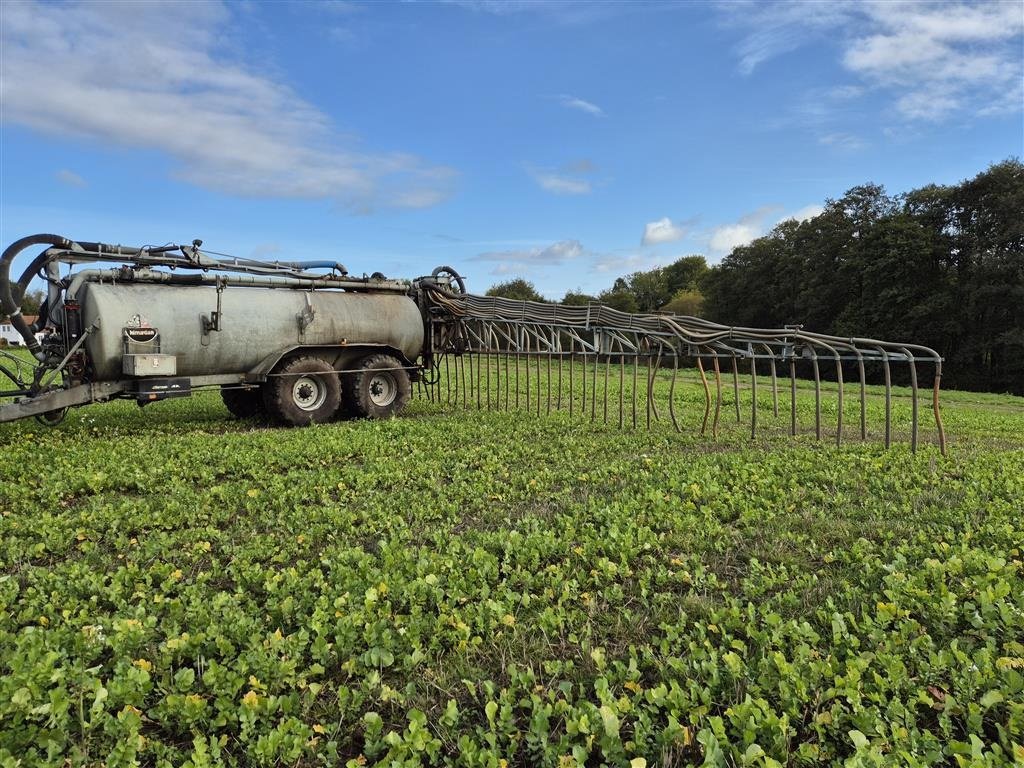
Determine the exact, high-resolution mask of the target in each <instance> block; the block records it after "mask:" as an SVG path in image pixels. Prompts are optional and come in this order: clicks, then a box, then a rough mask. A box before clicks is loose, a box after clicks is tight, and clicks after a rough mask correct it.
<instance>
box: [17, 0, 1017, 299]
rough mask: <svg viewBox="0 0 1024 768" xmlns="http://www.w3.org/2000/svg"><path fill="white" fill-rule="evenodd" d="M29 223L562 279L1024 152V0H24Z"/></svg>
mask: <svg viewBox="0 0 1024 768" xmlns="http://www.w3.org/2000/svg"><path fill="white" fill-rule="evenodd" d="M0 26H2V35H3V47H2V50H0V78H2V91H0V106H2V137H0V150H2V167H0V240H2V241H3V243H4V244H6V243H9V242H11V241H12V240H14V239H16V238H18V237H21V236H23V235H26V234H31V233H35V232H56V233H58V234H63V235H66V236H69V237H71V238H74V239H81V240H104V241H107V242H120V243H126V244H134V245H140V244H147V243H156V244H160V243H164V242H168V241H176V242H187V241H191V240H192V238H194V237H199V238H202V239H203V240H204V241H205V243H206V246H207V247H209V248H211V249H213V250H217V251H224V252H229V253H233V254H237V255H242V256H256V257H263V258H269V259H283V258H310V257H327V256H329V257H331V258H336V259H338V260H340V261H342V262H343V263H345V264H346V265H347V266H348V268H349V270H350V271H351V272H353V273H361V272H373V271H376V270H382V271H384V272H385V273H387V274H388V275H389V276H401V277H414V276H416V275H420V274H424V273H427V272H429V271H430V270H431V269H432V268H433V267H434V266H436V265H438V264H449V265H451V266H454V267H455V268H456V269H458V270H459V271H461V272H463V273H464V274H466V275H467V276H468V279H469V283H470V289H471V290H476V291H479V292H482V291H483V290H484V289H486V288H487V287H488V286H489V285H491V284H492V283H494V282H497V281H499V280H504V279H509V278H511V277H517V276H523V277H526V278H528V279H530V280H532V281H533V282H534V283H535V284H536V285H537V287H538V288H539V289H540V290H541V292H542V293H544V294H545V295H547V296H549V297H551V298H557V297H559V296H561V295H562V294H563V293H564V292H565V291H566V290H567V289H576V288H581V289H584V290H587V291H593V292H596V291H598V290H600V289H601V288H604V287H607V286H608V285H609V284H610V283H611V282H612V280H613V279H614V278H615V277H616V276H618V275H621V274H624V273H628V272H631V271H635V270H637V269H647V268H650V267H652V266H655V265H658V264H666V263H669V262H671V261H674V260H675V259H676V258H678V257H680V256H682V255H686V254H690V253H703V254H705V255H706V256H707V257H708V259H709V261H711V262H716V261H718V260H720V259H721V258H722V257H723V256H724V255H725V254H726V253H728V252H729V250H730V249H731V248H732V247H733V246H735V245H737V244H740V243H743V242H747V241H749V240H750V239H751V238H753V237H756V236H758V235H759V234H762V233H764V232H766V231H767V230H768V229H770V228H771V227H772V226H773V225H774V224H775V223H776V222H778V221H779V220H781V219H783V218H786V217H790V216H795V217H798V218H799V217H805V216H808V215H813V214H814V213H815V212H816V211H817V210H820V206H821V204H822V203H823V202H824V200H825V199H826V198H828V197H838V196H840V195H842V193H843V192H844V191H845V190H846V189H848V188H849V187H851V186H854V185H856V184H861V183H864V182H869V181H870V182H876V183H880V184H883V185H885V186H886V188H887V189H889V190H890V191H894V192H898V191H904V190H907V189H911V188H913V187H916V186H920V185H923V184H926V183H929V182H937V183H954V182H957V181H959V180H961V179H963V178H967V177H970V176H973V175H975V174H976V173H978V172H979V171H981V170H983V169H984V168H985V167H987V166H988V165H989V164H990V163H992V162H998V161H1000V160H1003V159H1005V158H1007V157H1010V156H1021V155H1024V128H1022V101H1024V97H1022V78H1024V3H1021V2H1020V0H1015V1H1014V2H1006V3H971V4H964V5H959V4H955V3H953V4H950V3H946V4H920V3H915V4H901V3H896V2H886V3H878V4H873V3H844V2H829V3H813V2H801V3H795V2H781V3H757V4H750V3H739V2H737V3H685V4H670V3H651V4H648V3H643V2H633V3H628V4H626V3H621V4H617V3H555V2H550V3H542V2H514V1H509V2H494V3H487V2H448V3H427V2H404V3H358V2H353V3H346V2H320V3H306V4H302V3H281V4H271V3H227V4H221V3H209V4H204V3H198V2H197V3H171V4H160V3H138V4H132V3H124V2H122V3H92V4H86V3H74V2H72V3H62V4H50V3H20V2H5V3H3V4H2V5H0Z"/></svg>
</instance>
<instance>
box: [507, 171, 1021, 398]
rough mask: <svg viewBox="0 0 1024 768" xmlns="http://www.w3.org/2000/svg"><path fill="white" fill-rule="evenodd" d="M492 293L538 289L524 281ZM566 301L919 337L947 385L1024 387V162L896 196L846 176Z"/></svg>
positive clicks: (517, 294)
mask: <svg viewBox="0 0 1024 768" xmlns="http://www.w3.org/2000/svg"><path fill="white" fill-rule="evenodd" d="M488 295H500V296H508V297H511V298H520V299H531V300H534V301H543V300H544V299H543V297H541V296H540V294H539V293H538V292H537V290H536V289H535V287H534V286H533V284H532V283H530V282H528V281H527V280H524V279H516V280H510V281H507V282H504V283H499V284H498V285H495V286H493V287H492V288H491V289H490V290H489V291H488ZM562 302H564V303H567V304H586V303H587V302H601V303H604V304H607V305H609V306H612V307H615V308H616V309H620V310H623V311H627V312H658V311H665V312H674V313H676V314H685V315H700V316H702V317H706V318H707V319H709V320H714V321H716V322H719V323H724V324H726V325H737V326H756V327H766V328H781V327H783V326H786V325H803V326H804V327H806V328H807V329H808V330H811V331H816V332H820V333H828V334H833V335H836V336H846V337H850V336H857V337H867V338H877V339H886V340H891V341H906V342H913V343H916V344H924V345H926V346H929V347H932V348H934V349H936V350H937V351H938V352H939V353H940V354H941V355H942V356H943V357H944V358H945V360H946V362H945V364H944V367H943V383H944V385H945V386H949V387H954V388H958V389H973V390H984V391H995V392H1013V393H1015V394H1024V164H1022V163H1021V162H1020V160H1019V159H1016V158H1014V159H1009V160H1005V161H1003V162H1001V163H997V164H995V165H992V166H990V167H989V168H988V169H987V170H985V171H983V172H982V173H979V174H978V175H977V176H975V177H974V178H973V179H968V180H965V181H963V182H961V183H959V184H955V185H948V186H947V185H937V184H929V185H927V186H925V187H921V188H920V189H915V190H912V191H910V192H905V193H903V194H898V195H890V194H888V193H886V191H885V189H884V188H883V187H881V186H879V185H877V184H864V185H861V186H857V187H853V188H852V189H850V190H848V191H847V192H846V193H845V194H844V195H843V196H842V197H840V198H838V199H834V200H833V199H829V200H827V201H826V203H825V208H824V210H823V211H822V213H821V214H819V215H818V216H815V217H813V218H811V219H807V220H805V221H802V222H797V221H795V220H789V221H784V222H782V223H780V224H779V225H777V226H776V227H775V228H774V229H773V230H772V231H771V232H769V233H768V234H767V235H765V236H764V237H760V238H758V239H756V240H754V241H753V242H751V243H750V244H749V245H744V246H740V247H737V248H735V249H734V250H733V251H732V252H731V253H730V254H729V255H727V256H726V257H725V258H724V259H722V261H721V263H719V264H716V265H713V266H709V265H708V264H707V262H706V260H705V258H704V257H703V256H700V255H692V256H685V257H683V258H681V259H679V260H678V261H676V262H674V263H672V264H669V265H668V266H665V267H658V268H656V269H652V270H648V271H644V272H634V273H633V274H630V275H627V276H624V277H620V278H618V279H617V280H615V282H614V283H613V284H612V286H611V287H610V288H609V289H607V290H605V291H602V292H601V293H599V294H598V295H597V296H591V295H587V294H584V293H582V292H580V291H570V292H568V293H567V294H566V295H565V296H564V297H563V298H562Z"/></svg>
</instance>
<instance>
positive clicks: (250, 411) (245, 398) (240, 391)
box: [220, 385, 266, 419]
mask: <svg viewBox="0 0 1024 768" xmlns="http://www.w3.org/2000/svg"><path fill="white" fill-rule="evenodd" d="M220 397H221V399H222V400H223V401H224V405H225V406H227V409H228V410H229V411H230V412H231V415H232V416H234V417H235V418H236V419H251V418H253V417H254V416H260V415H263V414H265V413H266V410H265V409H264V408H263V395H262V393H261V392H260V388H259V387H239V386H236V385H231V386H227V385H225V386H223V387H221V390H220Z"/></svg>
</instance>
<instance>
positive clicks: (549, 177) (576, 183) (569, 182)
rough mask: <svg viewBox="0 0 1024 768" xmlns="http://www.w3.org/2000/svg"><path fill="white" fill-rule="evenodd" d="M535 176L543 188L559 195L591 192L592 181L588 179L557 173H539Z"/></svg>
mask: <svg viewBox="0 0 1024 768" xmlns="http://www.w3.org/2000/svg"><path fill="white" fill-rule="evenodd" d="M534 178H535V179H537V183H538V184H540V185H541V187H542V188H544V189H546V190H547V191H548V192H554V193H555V194H557V195H585V194H587V193H588V192H590V182H589V181H587V180H586V179H575V178H572V177H570V176H559V175H558V174H556V173H538V174H535V175H534Z"/></svg>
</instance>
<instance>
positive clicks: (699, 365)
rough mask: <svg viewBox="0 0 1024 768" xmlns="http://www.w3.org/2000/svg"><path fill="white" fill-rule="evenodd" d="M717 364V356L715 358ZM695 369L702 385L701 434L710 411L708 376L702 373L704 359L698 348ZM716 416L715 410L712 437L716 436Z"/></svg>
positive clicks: (704, 429) (705, 426)
mask: <svg viewBox="0 0 1024 768" xmlns="http://www.w3.org/2000/svg"><path fill="white" fill-rule="evenodd" d="M715 362H716V364H717V362H718V358H715ZM697 371H698V372H699V373H700V383H701V384H703V385H704V420H703V421H702V422H701V424H700V433H701V435H703V434H704V433H705V431H706V430H707V428H708V414H709V413H710V412H711V389H710V388H709V387H708V377H707V376H706V375H705V374H704V360H703V358H701V356H700V350H699V349H698V350H697ZM717 417H718V411H717V409H716V411H715V420H716V423H715V425H713V426H712V427H711V434H712V435H713V436H714V437H716V438H717V437H718V429H717Z"/></svg>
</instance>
